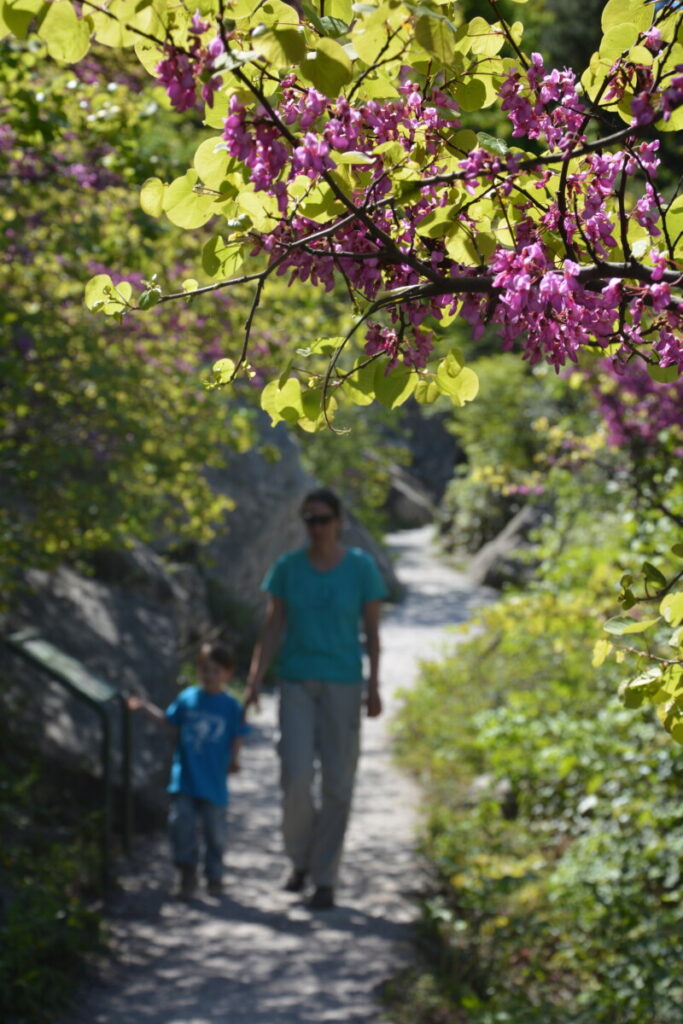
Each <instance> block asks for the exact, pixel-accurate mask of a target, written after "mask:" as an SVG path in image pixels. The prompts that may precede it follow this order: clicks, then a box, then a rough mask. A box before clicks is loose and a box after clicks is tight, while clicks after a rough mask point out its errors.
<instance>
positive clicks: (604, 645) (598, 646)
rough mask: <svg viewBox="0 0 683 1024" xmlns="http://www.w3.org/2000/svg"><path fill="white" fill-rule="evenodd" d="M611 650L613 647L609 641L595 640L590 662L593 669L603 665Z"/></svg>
mask: <svg viewBox="0 0 683 1024" xmlns="http://www.w3.org/2000/svg"><path fill="white" fill-rule="evenodd" d="M613 650H614V646H613V644H611V643H610V642H609V640H604V639H603V640H596V642H595V646H594V648H593V660H592V662H591V664H592V665H593V667H594V668H600V666H601V665H603V664H604V663H605V661H606V659H607V658H608V657H609V656H610V654H611V653H612V651H613Z"/></svg>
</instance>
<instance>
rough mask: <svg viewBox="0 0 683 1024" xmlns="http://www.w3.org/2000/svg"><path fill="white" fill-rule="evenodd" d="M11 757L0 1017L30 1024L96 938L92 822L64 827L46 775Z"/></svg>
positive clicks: (4, 800)
mask: <svg viewBox="0 0 683 1024" xmlns="http://www.w3.org/2000/svg"><path fill="white" fill-rule="evenodd" d="M5 740H7V738H6V737H5ZM13 753H14V755H15V756H13V757H12V758H11V759H10V762H9V763H8V764H5V765H3V767H2V768H1V769H0V832H1V834H2V836H3V852H2V858H1V861H0V892H1V893H2V897H3V899H2V912H1V914H0V1019H1V1020H2V1021H3V1022H5V1024H37V1022H43V1021H49V1020H50V1019H52V1017H53V1016H54V1015H55V1013H57V1012H58V1011H59V1009H60V1008H61V1007H63V1006H64V1005H65V1003H66V1001H67V1000H68V997H69V996H70V994H71V993H72V991H73V987H74V983H75V980H76V978H77V976H78V973H79V970H80V967H81V965H82V959H83V955H84V953H85V952H86V951H90V950H92V949H93V947H94V946H95V945H96V944H97V942H98V940H99V924H100V922H99V914H98V913H97V912H96V911H95V910H94V909H93V907H92V897H93V891H94V889H93V885H94V882H93V880H94V879H95V878H96V877H97V871H98V856H97V848H96V844H95V843H94V841H93V838H92V836H91V834H90V833H91V832H93V831H94V829H93V822H92V819H91V818H89V817H88V816H87V815H85V821H84V822H81V823H80V824H79V826H78V828H76V827H73V828H70V827H69V828H67V827H65V822H64V820H60V817H61V818H62V819H63V817H64V815H63V807H64V793H63V792H62V793H61V798H60V796H58V795H57V793H53V792H52V786H53V784H54V783H55V781H56V777H55V775H54V773H50V777H46V776H47V773H46V772H44V771H41V769H40V768H35V767H33V768H29V766H28V765H27V763H26V762H25V760H24V756H23V752H22V753H21V754H17V752H16V751H14V752H13ZM17 769H19V771H18V772H17ZM66 802H67V803H69V801H68V800H67V801H66Z"/></svg>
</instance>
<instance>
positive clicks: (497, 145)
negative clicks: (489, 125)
mask: <svg viewBox="0 0 683 1024" xmlns="http://www.w3.org/2000/svg"><path fill="white" fill-rule="evenodd" d="M477 141H478V142H479V145H480V146H481V148H482V149H485V150H486V151H487V153H493V155H494V156H505V155H506V154H507V153H508V146H507V143H506V142H505V141H504V140H503V139H497V138H496V137H495V136H494V135H487V133H486V132H477Z"/></svg>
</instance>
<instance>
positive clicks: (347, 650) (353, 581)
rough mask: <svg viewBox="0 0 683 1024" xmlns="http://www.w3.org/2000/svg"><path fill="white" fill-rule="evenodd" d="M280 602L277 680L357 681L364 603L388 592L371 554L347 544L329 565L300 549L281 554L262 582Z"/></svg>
mask: <svg viewBox="0 0 683 1024" xmlns="http://www.w3.org/2000/svg"><path fill="white" fill-rule="evenodd" d="M261 587H262V589H263V590H267V591H268V592H269V593H271V594H273V595H274V596H275V597H280V598H282V599H283V601H284V602H285V608H286V616H287V617H286V623H285V634H284V638H283V643H282V647H281V649H280V654H279V658H278V672H279V674H280V677H281V678H282V679H289V680H294V681H301V680H304V679H320V680H324V681H325V682H330V683H360V682H361V680H362V678H363V651H362V647H361V641H360V635H359V628H360V621H361V615H362V612H363V605H365V604H366V603H367V602H368V601H380V600H382V598H385V597H386V596H387V590H386V587H385V585H384V580H383V579H382V577H381V576H380V573H379V570H378V568H377V565H376V563H375V561H374V559H373V558H372V557H371V556H370V555H369V554H368V553H367V552H366V551H361V550H360V548H348V549H347V551H346V552H345V553H344V557H343V558H342V560H341V562H339V564H338V565H336V566H335V567H334V569H326V570H324V571H321V570H319V569H316V568H314V566H313V565H312V564H311V561H310V559H309V557H308V552H307V551H306V549H305V548H300V549H299V550H297V551H291V552H290V553H289V554H286V555H282V556H281V557H280V558H278V560H277V561H276V562H275V564H274V565H273V566H272V568H271V569H270V570H269V571H268V573H267V574H266V577H265V579H264V581H263V583H262V585H261Z"/></svg>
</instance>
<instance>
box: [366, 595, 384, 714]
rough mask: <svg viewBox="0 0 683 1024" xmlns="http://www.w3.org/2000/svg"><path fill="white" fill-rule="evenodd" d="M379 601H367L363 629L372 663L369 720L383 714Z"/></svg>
mask: <svg viewBox="0 0 683 1024" xmlns="http://www.w3.org/2000/svg"><path fill="white" fill-rule="evenodd" d="M379 612H380V603H379V601H366V603H365V604H364V605H363V628H364V630H365V649H366V650H367V652H368V660H369V662H370V675H369V677H368V718H377V716H378V715H381V714H382V698H381V697H380V693H379V655H380V643H379Z"/></svg>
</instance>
